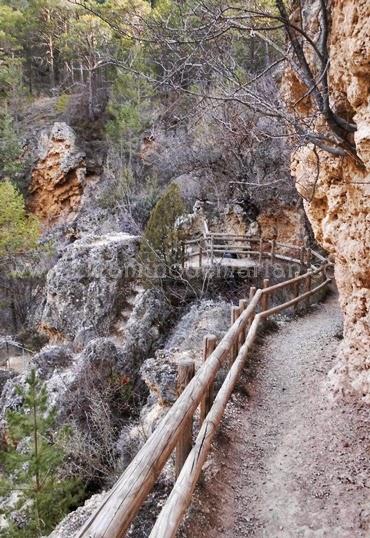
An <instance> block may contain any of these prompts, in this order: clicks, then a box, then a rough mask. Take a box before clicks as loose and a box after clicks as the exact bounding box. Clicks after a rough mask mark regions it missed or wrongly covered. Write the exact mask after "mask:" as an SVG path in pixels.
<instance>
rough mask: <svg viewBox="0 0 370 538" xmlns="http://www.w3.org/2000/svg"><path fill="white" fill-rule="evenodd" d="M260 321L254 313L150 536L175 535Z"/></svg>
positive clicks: (163, 536)
mask: <svg viewBox="0 0 370 538" xmlns="http://www.w3.org/2000/svg"><path fill="white" fill-rule="evenodd" d="M259 323H260V315H259V314H257V315H256V317H255V319H254V321H253V323H252V326H251V328H250V330H249V333H248V336H247V339H246V341H245V343H244V344H243V346H242V347H241V349H240V351H239V353H238V356H237V359H236V360H235V362H234V364H233V365H232V367H231V369H230V371H229V373H228V375H227V376H226V379H225V381H224V382H223V384H222V387H221V389H220V390H219V392H218V394H217V396H216V399H215V401H214V404H213V406H212V409H211V410H210V412H209V414H208V415H207V418H206V420H205V421H204V423H203V425H202V428H201V429H200V432H199V434H198V436H197V439H196V441H195V444H194V447H193V449H192V451H191V452H190V454H189V457H188V459H187V460H186V462H185V465H184V467H183V468H182V471H181V473H180V476H179V477H178V479H177V481H176V483H175V485H174V487H173V489H172V492H171V494H170V496H169V498H168V500H167V502H166V504H165V505H164V507H163V509H162V511H161V513H160V515H159V517H158V519H157V521H156V524H155V525H154V527H153V529H152V532H151V533H150V538H174V537H175V536H176V531H177V529H178V526H179V524H180V523H181V520H182V516H183V515H184V513H185V511H186V509H187V507H188V506H189V504H190V502H191V499H192V494H193V491H194V488H195V486H196V483H197V481H198V478H199V475H200V473H201V471H202V467H203V465H204V462H205V460H206V458H207V455H208V453H209V450H210V447H211V443H212V439H213V437H214V435H215V433H216V431H217V427H218V425H219V423H220V421H221V419H222V415H223V413H224V410H225V407H226V404H227V402H228V401H229V399H230V396H231V394H232V391H233V390H234V387H235V384H236V382H237V381H238V379H239V377H240V372H241V370H242V368H243V366H244V363H245V360H246V358H247V356H248V352H249V351H250V349H251V346H252V345H253V342H254V339H255V337H256V334H257V328H258V325H259Z"/></svg>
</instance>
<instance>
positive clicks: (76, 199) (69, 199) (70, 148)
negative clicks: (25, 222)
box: [28, 122, 86, 223]
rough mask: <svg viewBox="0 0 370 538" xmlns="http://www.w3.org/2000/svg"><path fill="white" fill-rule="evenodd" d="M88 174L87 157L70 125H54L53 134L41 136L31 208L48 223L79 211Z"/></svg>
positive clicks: (61, 123) (34, 174)
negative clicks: (80, 148)
mask: <svg viewBox="0 0 370 538" xmlns="http://www.w3.org/2000/svg"><path fill="white" fill-rule="evenodd" d="M85 175H86V166H85V154H84V153H83V152H82V151H80V150H79V148H78V147H77V144H76V135H75V133H74V131H73V129H72V128H71V127H69V126H68V125H67V124H66V123H63V122H56V123H54V125H53V127H52V129H51V132H50V135H48V134H47V132H46V131H44V132H43V133H42V134H41V137H40V140H39V148H38V160H37V162H36V165H35V167H34V169H33V171H32V179H31V184H30V187H29V200H28V203H29V208H30V210H31V211H33V212H34V213H35V214H36V215H38V216H39V217H40V218H41V219H42V220H43V221H45V222H46V223H53V222H55V221H56V220H57V219H58V218H59V217H66V216H68V215H69V214H71V213H73V212H75V211H76V210H77V209H78V207H79V204H80V199H81V195H82V193H83V188H84V182H85Z"/></svg>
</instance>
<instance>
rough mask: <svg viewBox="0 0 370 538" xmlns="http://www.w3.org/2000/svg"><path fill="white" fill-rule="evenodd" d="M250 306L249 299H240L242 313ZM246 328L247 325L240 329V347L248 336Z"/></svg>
mask: <svg viewBox="0 0 370 538" xmlns="http://www.w3.org/2000/svg"><path fill="white" fill-rule="evenodd" d="M247 306H248V301H247V299H240V301H239V310H240V313H242V312H243V311H244V310H245V309H246V308H247ZM246 329H247V327H244V328H243V329H242V330H241V331H240V337H239V349H240V348H241V346H242V345H243V344H244V341H245V337H246Z"/></svg>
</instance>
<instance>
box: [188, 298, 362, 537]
mask: <svg viewBox="0 0 370 538" xmlns="http://www.w3.org/2000/svg"><path fill="white" fill-rule="evenodd" d="M340 335H341V316H340V311H339V307H338V304H337V300H336V297H335V296H331V297H330V298H329V299H328V300H327V301H326V302H325V303H323V304H321V305H320V306H316V307H313V308H312V310H311V312H310V313H309V314H308V315H306V316H304V317H300V318H297V319H295V320H293V321H290V322H281V323H279V329H278V330H277V331H274V332H272V333H270V334H269V335H266V336H265V337H264V338H263V340H262V344H261V345H260V346H259V347H258V348H257V350H256V353H255V355H254V356H253V358H252V359H251V361H250V365H249V367H248V368H247V370H246V372H245V374H244V377H243V380H242V381H241V382H240V385H239V389H238V391H237V392H236V393H235V395H234V396H233V399H232V401H231V402H230V404H229V405H228V407H227V410H226V414H225V417H224V419H223V423H222V426H221V429H220V431H219V433H218V435H217V438H216V441H215V443H214V449H213V452H212V455H211V457H210V460H209V462H208V463H207V466H206V470H205V473H204V477H203V479H202V481H201V482H200V484H199V486H198V487H197V490H196V492H195V494H194V502H193V504H192V507H191V509H190V512H189V515H188V518H187V520H186V522H185V524H184V526H183V527H182V529H181V530H180V531H179V533H178V535H179V536H181V538H185V537H186V538H201V537H203V536H206V537H207V538H221V537H222V538H244V537H249V536H253V537H261V538H262V537H263V538H265V537H266V538H290V537H292V538H293V537H294V538H296V537H304V538H319V537H320V538H321V537H328V538H357V537H359V538H360V537H361V538H362V537H370V433H369V432H370V428H369V425H370V424H369V409H368V408H364V407H362V408H360V407H358V406H355V405H349V404H346V405H344V404H343V405H338V404H337V405H333V404H332V403H331V402H330V401H329V399H328V397H327V388H326V377H327V373H328V371H329V370H330V368H331V367H332V365H333V363H334V361H335V355H336V351H337V347H338V344H339V342H340Z"/></svg>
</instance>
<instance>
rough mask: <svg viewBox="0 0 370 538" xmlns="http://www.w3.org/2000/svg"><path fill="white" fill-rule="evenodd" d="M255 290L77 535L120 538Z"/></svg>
mask: <svg viewBox="0 0 370 538" xmlns="http://www.w3.org/2000/svg"><path fill="white" fill-rule="evenodd" d="M261 293H262V292H261V291H260V290H258V291H257V293H256V294H255V296H254V298H253V300H252V302H251V303H250V304H249V305H248V307H247V309H246V310H245V311H244V312H243V313H242V314H241V316H240V317H239V318H238V319H237V320H236V322H235V323H234V325H233V326H232V327H230V329H229V330H228V331H227V333H226V334H225V336H224V337H223V338H222V340H221V341H220V343H219V344H218V346H217V347H216V349H215V350H214V351H213V353H212V354H211V355H210V357H209V358H208V360H207V362H206V363H204V364H203V366H201V368H199V370H198V372H197V374H196V375H195V376H194V378H193V379H192V380H191V382H190V383H189V385H188V386H187V387H186V388H185V390H184V392H183V393H182V394H181V396H180V397H179V398H178V400H176V402H175V403H174V404H173V406H172V407H171V409H170V411H169V412H168V413H167V415H166V416H165V417H164V418H163V420H162V421H161V422H160V423H159V425H158V427H157V428H156V429H155V431H154V432H153V433H152V435H151V436H150V437H149V439H148V440H147V442H146V443H145V445H144V446H143V448H142V449H141V450H140V451H139V452H138V454H137V455H136V456H135V458H134V459H133V460H132V462H131V463H130V465H129V466H128V467H127V468H126V470H125V471H124V473H123V474H122V475H121V476H120V478H119V479H118V480H117V482H116V484H115V485H114V486H113V488H112V489H111V490H110V491H109V492H108V493H107V495H106V496H105V498H104V500H103V502H102V503H101V505H100V506H99V507H98V509H97V510H96V511H95V512H94V513H93V514H92V515H91V516H90V518H89V519H88V520H87V521H86V523H85V524H84V525H83V527H82V528H81V529H80V530H79V531H78V534H77V535H76V537H78V538H92V537H93V538H121V537H122V535H124V533H125V532H126V531H127V529H128V528H129V526H130V524H131V522H132V520H133V519H134V517H135V515H136V514H137V513H138V511H139V510H140V508H141V506H142V504H143V502H144V500H145V498H146V496H147V495H148V493H149V492H150V491H151V489H152V487H153V485H154V483H155V481H156V480H157V478H158V476H159V474H160V472H161V470H162V469H163V467H164V465H165V463H166V462H167V460H168V458H169V457H170V455H171V453H172V451H173V449H174V447H175V445H176V443H177V441H178V438H179V436H180V435H181V430H182V425H183V424H184V422H186V420H188V419H189V418H190V417H191V416H193V414H194V411H195V409H196V408H197V407H198V405H199V402H200V400H201V399H202V397H203V396H204V393H205V391H206V390H208V387H209V385H210V384H211V383H212V382H213V381H214V379H215V377H216V374H217V372H218V370H219V368H220V367H221V366H222V365H223V363H224V361H225V359H226V357H227V355H228V353H229V351H230V348H231V346H232V345H233V343H234V342H235V340H236V339H237V338H238V336H239V333H240V330H241V327H243V326H245V323H246V322H247V320H248V319H249V317H250V315H252V313H253V312H254V310H255V308H256V305H257V304H258V301H259V299H260V297H261Z"/></svg>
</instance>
